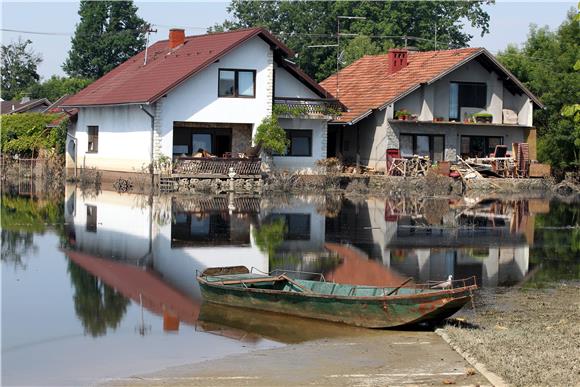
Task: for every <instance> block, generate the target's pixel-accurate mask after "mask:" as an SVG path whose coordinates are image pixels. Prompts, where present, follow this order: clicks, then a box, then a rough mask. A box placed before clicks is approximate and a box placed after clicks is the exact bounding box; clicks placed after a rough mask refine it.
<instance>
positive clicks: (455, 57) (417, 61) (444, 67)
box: [320, 48, 484, 122]
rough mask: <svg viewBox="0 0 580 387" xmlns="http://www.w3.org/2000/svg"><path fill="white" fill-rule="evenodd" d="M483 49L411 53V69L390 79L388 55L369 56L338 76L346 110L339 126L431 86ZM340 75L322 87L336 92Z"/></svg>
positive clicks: (330, 78)
mask: <svg viewBox="0 0 580 387" xmlns="http://www.w3.org/2000/svg"><path fill="white" fill-rule="evenodd" d="M483 51H484V50H483V49H481V48H462V49H457V50H445V51H426V52H409V53H408V55H409V56H408V65H407V66H406V67H405V68H403V69H401V70H399V71H397V72H396V73H394V74H391V75H389V74H388V73H387V54H383V55H372V56H371V55H367V56H364V57H362V58H361V59H359V60H357V61H356V62H354V63H352V64H351V65H350V66H348V67H346V68H344V69H342V70H341V71H340V72H339V73H338V80H339V93H338V98H339V99H340V101H341V102H342V103H343V104H345V105H346V106H347V108H348V109H349V111H348V112H346V113H343V114H342V116H341V117H339V118H338V119H337V120H336V121H337V122H351V121H353V120H355V121H356V120H357V119H360V118H363V117H365V116H366V114H368V113H370V111H371V110H372V109H378V108H379V107H381V106H383V105H385V104H387V103H390V102H391V101H393V100H394V99H397V98H398V97H401V96H403V95H405V94H407V93H409V92H411V91H413V90H414V89H415V88H417V87H418V86H419V85H420V84H421V83H425V82H429V81H431V80H433V79H434V78H437V77H438V76H439V75H441V74H443V73H445V72H447V71H449V70H451V69H453V68H455V67H456V66H457V65H459V64H461V63H464V62H466V61H467V60H470V59H472V58H474V57H475V56H477V55H478V54H480V53H481V52H483ZM336 80H337V74H334V75H332V76H330V77H329V78H327V79H325V80H324V81H322V82H321V83H320V84H321V85H322V86H323V87H324V88H325V89H326V90H328V91H329V92H331V93H332V94H334V95H337V92H336Z"/></svg>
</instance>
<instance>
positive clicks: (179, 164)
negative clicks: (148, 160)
mask: <svg viewBox="0 0 580 387" xmlns="http://www.w3.org/2000/svg"><path fill="white" fill-rule="evenodd" d="M261 166H262V159H260V158H253V159H244V158H228V157H211V158H208V157H177V158H176V159H175V162H174V166H173V174H172V176H173V177H200V178H222V179H223V178H228V177H229V176H228V174H229V172H230V168H232V169H233V171H234V172H235V173H236V175H235V176H234V178H247V177H257V176H260V175H261Z"/></svg>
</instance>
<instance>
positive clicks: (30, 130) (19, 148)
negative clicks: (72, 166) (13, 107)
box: [0, 113, 68, 157]
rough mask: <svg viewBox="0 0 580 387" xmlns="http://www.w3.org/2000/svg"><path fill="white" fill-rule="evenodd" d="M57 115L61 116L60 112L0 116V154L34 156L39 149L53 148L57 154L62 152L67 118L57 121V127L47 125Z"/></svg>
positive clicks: (55, 118)
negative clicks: (0, 128) (0, 148)
mask: <svg viewBox="0 0 580 387" xmlns="http://www.w3.org/2000/svg"><path fill="white" fill-rule="evenodd" d="M59 117H62V113H55V114H44V113H24V114H10V115H2V116H0V125H2V130H1V137H0V141H1V143H2V154H19V155H20V156H32V157H34V156H35V155H37V154H38V151H39V150H40V149H47V150H48V149H54V150H55V151H56V152H57V153H58V154H63V153H64V148H65V142H66V130H67V126H68V118H65V119H63V120H62V121H61V122H59V125H58V126H57V127H51V128H49V127H47V125H49V124H50V123H52V122H53V121H55V120H57V119H58V118H59Z"/></svg>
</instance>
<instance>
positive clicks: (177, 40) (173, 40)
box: [169, 28, 185, 48]
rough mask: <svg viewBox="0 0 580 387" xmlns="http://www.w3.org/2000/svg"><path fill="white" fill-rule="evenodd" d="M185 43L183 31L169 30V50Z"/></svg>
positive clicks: (179, 29) (178, 29) (177, 29)
mask: <svg viewBox="0 0 580 387" xmlns="http://www.w3.org/2000/svg"><path fill="white" fill-rule="evenodd" d="M183 42H185V30H184V29H181V28H172V29H170V30H169V48H175V47H177V46H180V45H182V44H183Z"/></svg>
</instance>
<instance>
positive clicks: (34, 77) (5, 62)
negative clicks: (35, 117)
mask: <svg viewBox="0 0 580 387" xmlns="http://www.w3.org/2000/svg"><path fill="white" fill-rule="evenodd" d="M31 43H32V41H31V40H20V39H18V41H17V42H16V43H11V44H9V45H7V46H5V45H2V67H1V70H0V71H1V72H2V75H1V77H2V90H1V95H2V99H4V100H11V99H13V98H14V97H15V96H16V95H17V94H18V93H19V92H22V91H24V90H25V89H26V88H28V87H29V86H30V85H32V84H34V83H36V82H37V81H38V79H39V76H38V73H37V67H38V65H39V64H40V63H41V62H42V57H41V56H40V55H39V54H36V53H35V52H34V51H33V50H32V49H30V48H28V45H29V44H31Z"/></svg>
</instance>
